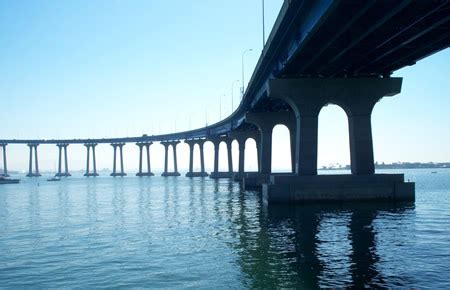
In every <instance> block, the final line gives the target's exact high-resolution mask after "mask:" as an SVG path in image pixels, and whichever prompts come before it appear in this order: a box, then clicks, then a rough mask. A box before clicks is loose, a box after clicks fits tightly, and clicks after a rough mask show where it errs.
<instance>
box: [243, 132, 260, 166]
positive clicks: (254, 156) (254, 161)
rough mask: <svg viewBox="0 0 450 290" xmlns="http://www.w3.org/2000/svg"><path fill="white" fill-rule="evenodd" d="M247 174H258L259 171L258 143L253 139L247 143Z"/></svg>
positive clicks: (249, 139) (245, 162)
mask: <svg viewBox="0 0 450 290" xmlns="http://www.w3.org/2000/svg"><path fill="white" fill-rule="evenodd" d="M244 154H245V161H244V171H245V172H257V171H258V153H257V149H256V141H255V139H253V138H248V139H247V140H246V141H245V153H244Z"/></svg>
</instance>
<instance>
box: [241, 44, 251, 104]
mask: <svg viewBox="0 0 450 290" xmlns="http://www.w3.org/2000/svg"><path fill="white" fill-rule="evenodd" d="M252 50H253V49H251V48H249V49H247V50H244V52H242V87H241V88H242V89H241V93H242V97H243V96H244V92H245V83H244V55H245V53H247V52H249V51H252Z"/></svg>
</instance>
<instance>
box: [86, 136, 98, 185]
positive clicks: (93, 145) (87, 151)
mask: <svg viewBox="0 0 450 290" xmlns="http://www.w3.org/2000/svg"><path fill="white" fill-rule="evenodd" d="M97 145H98V144H97V143H85V144H84V146H86V173H85V174H84V176H88V177H90V176H92V177H95V176H98V173H97V164H96V160H95V146H97ZM90 149H92V165H93V169H94V172H90V167H89V159H90V158H89V152H90Z"/></svg>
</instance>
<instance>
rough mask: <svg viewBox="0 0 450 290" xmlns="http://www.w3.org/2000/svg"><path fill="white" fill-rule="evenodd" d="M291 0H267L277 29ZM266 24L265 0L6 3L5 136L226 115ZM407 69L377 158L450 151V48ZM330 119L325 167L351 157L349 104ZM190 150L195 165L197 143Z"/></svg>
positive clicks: (183, 160)
mask: <svg viewBox="0 0 450 290" xmlns="http://www.w3.org/2000/svg"><path fill="white" fill-rule="evenodd" d="M282 2H283V1H282V0H266V1H265V5H266V7H265V8H266V9H265V10H266V15H265V16H266V36H267V35H268V33H269V32H270V29H271V27H272V25H273V22H274V20H275V18H276V16H277V14H278V11H279V9H280V7H281V5H282ZM261 22H262V19H261V0H246V1H242V0H228V1H206V0H192V1H182V0H172V1H163V0H160V1H156V0H153V1H152V0H142V1H140V0H129V1H118V0H116V1H112V0H108V1H107V0H103V1H99V0H79V1H56V0H51V1H50V0H45V1H44V0H38V1H31V0H30V1H26V0H3V1H0V44H1V45H0V100H1V113H0V122H1V124H3V125H2V126H1V127H0V139H1V138H17V139H20V138H90V137H91V138H94V137H119V136H120V137H122V136H135V135H142V134H144V133H146V134H149V135H150V134H159V133H167V132H173V131H175V130H176V131H180V130H187V129H190V128H197V127H201V126H203V125H204V124H205V123H206V122H208V123H213V122H215V121H218V120H219V119H220V115H221V116H222V118H223V117H225V116H226V115H227V114H229V113H230V112H231V103H232V102H231V90H232V83H233V81H234V80H237V79H239V80H240V79H241V53H242V52H243V51H244V50H246V49H248V48H252V49H253V51H252V52H250V53H248V54H246V56H245V71H246V75H245V79H246V81H248V80H249V79H250V76H251V73H252V71H253V68H254V66H255V64H256V62H257V60H258V57H259V55H260V52H261V49H262V23H261ZM395 76H401V77H404V85H403V91H402V93H401V94H400V95H398V96H395V97H393V98H385V99H383V100H382V101H381V102H380V103H379V104H377V106H376V107H375V110H374V113H373V135H374V147H375V159H376V160H377V161H379V162H383V161H384V162H395V161H450V136H449V133H448V132H450V130H449V129H450V125H449V124H450V114H449V113H448V108H449V107H450V98H449V97H450V96H449V95H450V51H449V50H446V51H443V52H440V53H438V54H436V55H433V56H432V57H429V58H428V59H425V60H423V61H421V62H419V63H418V64H417V65H415V66H412V67H408V68H405V69H403V70H400V71H398V72H396V73H395ZM240 85H241V84H239V85H235V87H234V105H235V106H236V104H237V103H238V101H239V92H238V87H239V86H240ZM221 99H222V100H221ZM220 104H221V105H222V106H221V109H220ZM220 112H221V114H220ZM319 122H320V124H319V126H320V128H319V130H320V131H319V165H328V164H335V163H340V164H348V163H349V152H348V151H349V149H348V132H347V122H346V117H345V115H344V112H343V111H341V110H340V109H338V108H337V107H333V106H329V107H327V108H325V109H324V110H323V111H322V112H321V115H320V121H319ZM288 144H289V143H288V139H287V134H286V132H285V130H284V132H283V129H281V130H276V132H275V133H274V151H277V153H276V155H275V157H274V169H277V168H278V169H281V168H284V167H286V166H287V165H288V164H289V162H288V160H289V156H288V155H287V154H286V153H285V152H286V151H287V150H283V148H286V147H287V146H289V145H288ZM211 147H212V146H210V147H209V148H207V152H206V158H207V160H206V162H207V166H209V167H211V166H212V148H211ZM125 148H126V149H125V154H126V164H125V167H126V169H128V170H132V169H135V168H136V167H137V152H138V151H137V147H136V146H135V145H127V146H126V147H125ZM162 148H163V147H162V146H160V145H156V144H155V145H154V146H153V147H152V161H153V165H154V167H155V168H160V167H161V166H162V164H163V161H162V152H163V151H162ZM39 150H40V156H39V157H40V160H41V162H40V165H41V168H43V169H53V168H54V167H55V164H56V160H57V155H56V153H57V151H56V147H55V146H49V145H47V146H40V148H39ZM179 150H180V167H181V169H183V168H186V167H187V154H186V153H187V146H186V145H183V146H180V149H179ZM222 151H224V150H222ZM253 151H254V150H253ZM253 151H252V149H250V150H249V156H251V157H250V159H249V161H250V162H249V163H250V165H249V166H250V167H249V168H255V167H254V166H253V165H252V164H253V163H256V161H255V160H254V152H253ZM234 152H235V153H236V150H234ZM97 154H98V163H99V164H98V167H99V168H104V167H109V168H110V167H111V164H112V160H111V159H112V158H111V157H112V149H111V146H108V145H102V146H99V147H98V151H97ZM223 155H224V154H223V153H222V152H221V156H222V159H221V160H222V162H221V163H222V164H224V165H225V162H224V156H223ZM69 156H70V160H69V162H70V167H71V168H72V169H81V168H82V167H84V163H85V149H84V148H83V147H82V146H75V145H74V146H70V147H69ZM27 162H28V151H27V147H26V146H19V145H10V146H8V164H9V168H10V169H13V170H19V169H25V168H26V167H27ZM235 165H237V162H235ZM221 167H222V166H221Z"/></svg>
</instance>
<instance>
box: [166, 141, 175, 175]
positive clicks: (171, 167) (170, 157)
mask: <svg viewBox="0 0 450 290" xmlns="http://www.w3.org/2000/svg"><path fill="white" fill-rule="evenodd" d="M168 154H169V155H168V158H167V161H168V164H167V171H169V172H172V171H175V168H174V164H173V146H169V150H168Z"/></svg>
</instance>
